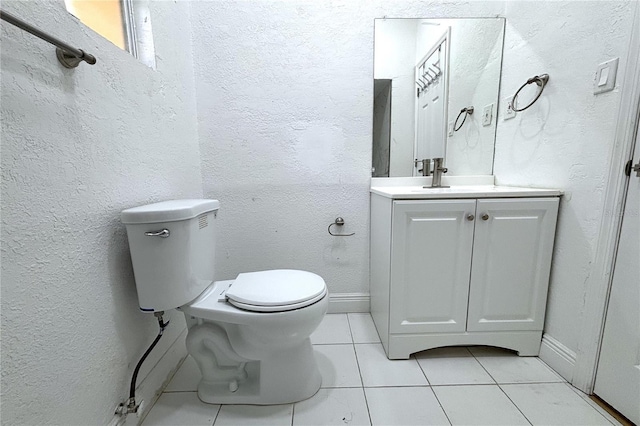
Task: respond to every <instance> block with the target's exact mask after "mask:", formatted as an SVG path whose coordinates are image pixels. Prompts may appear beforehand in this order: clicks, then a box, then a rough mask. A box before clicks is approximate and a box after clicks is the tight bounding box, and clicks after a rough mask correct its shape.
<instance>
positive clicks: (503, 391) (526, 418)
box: [497, 384, 533, 426]
mask: <svg viewBox="0 0 640 426" xmlns="http://www.w3.org/2000/svg"><path fill="white" fill-rule="evenodd" d="M497 386H498V389H500V391H501V392H502V393H503V394H504V396H506V397H507V399H508V400H509V401H510V402H511V404H513V406H514V407H516V410H518V411H519V412H520V414H522V417H524V419H525V420H526V421H527V422H529V424H530V425H532V426H533V422H532V421H531V420H529V417H527V416H526V414H524V413H523V412H522V410H521V409H520V407H518V404H516V403H515V402H513V399H511V397H510V396H509V395H507V393H506V392H505V390H504V389H502V386H500V385H499V384H498V385H497Z"/></svg>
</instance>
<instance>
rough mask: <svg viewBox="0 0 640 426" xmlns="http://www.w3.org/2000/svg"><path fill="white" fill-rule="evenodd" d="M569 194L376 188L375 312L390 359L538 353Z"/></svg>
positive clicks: (464, 188) (373, 190)
mask: <svg viewBox="0 0 640 426" xmlns="http://www.w3.org/2000/svg"><path fill="white" fill-rule="evenodd" d="M490 178H491V182H492V181H493V177H490ZM414 179H415V178H414ZM374 181H375V179H374ZM388 181H393V179H388ZM405 181H410V179H408V180H407V179H405ZM413 182H422V181H420V180H414V181H413ZM424 182H427V180H424ZM462 182H463V183H464V180H462ZM445 183H446V182H445ZM484 183H486V182H484ZM561 194H562V193H561V191H559V190H551V189H532V188H515V187H500V186H494V185H492V184H484V185H468V184H467V185H453V186H451V187H449V188H423V186H422V185H421V184H412V185H403V186H392V185H385V186H376V183H375V182H374V183H373V184H372V187H371V243H370V244H371V263H370V273H371V315H372V317H373V320H374V322H375V325H376V328H377V329H378V333H379V335H380V338H381V340H382V344H383V346H384V349H385V351H386V353H387V356H388V357H389V358H390V359H406V358H408V357H409V356H410V355H411V354H412V353H414V352H419V351H422V350H425V349H430V348H435V347H440V346H451V345H491V346H499V347H504V348H508V349H513V350H515V351H517V352H518V353H519V355H538V352H539V349H540V342H541V339H542V330H543V326H544V315H545V308H546V301H547V289H548V285H549V272H550V267H551V256H552V251H553V243H554V236H555V229H556V219H557V214H558V204H559V197H560V196H561Z"/></svg>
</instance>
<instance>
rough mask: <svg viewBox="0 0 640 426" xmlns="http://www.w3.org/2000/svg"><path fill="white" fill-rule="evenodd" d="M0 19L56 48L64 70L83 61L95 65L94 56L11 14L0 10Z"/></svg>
mask: <svg viewBox="0 0 640 426" xmlns="http://www.w3.org/2000/svg"><path fill="white" fill-rule="evenodd" d="M0 19H2V20H3V21H6V22H8V23H10V24H11V25H15V26H16V27H18V28H20V29H21V30H24V31H26V32H28V33H31V34H33V35H34V36H36V37H38V38H41V39H42V40H44V41H46V42H48V43H51V44H53V45H54V46H56V56H57V57H58V61H60V63H61V64H62V65H63V66H64V67H66V68H75V67H77V66H78V65H79V64H80V62H82V61H85V62H86V63H88V64H89V65H93V64H95V63H96V58H95V56H93V55H91V54H89V53H87V52H85V51H84V50H82V49H76V48H75V47H72V46H70V45H68V44H67V43H65V42H64V41H61V40H59V39H57V38H56V37H54V36H52V35H50V34H47V33H45V32H44V31H40V30H39V29H38V28H35V27H33V26H31V25H29V24H28V23H26V22H24V21H23V20H22V19H19V18H16V17H15V16H13V15H12V14H10V13H7V12H5V11H4V10H0Z"/></svg>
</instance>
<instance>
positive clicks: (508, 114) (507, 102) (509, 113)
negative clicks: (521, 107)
mask: <svg viewBox="0 0 640 426" xmlns="http://www.w3.org/2000/svg"><path fill="white" fill-rule="evenodd" d="M512 100H513V96H509V97H508V98H504V118H503V120H508V119H510V118H513V117H515V116H516V112H515V111H514V110H513V108H511V101H512Z"/></svg>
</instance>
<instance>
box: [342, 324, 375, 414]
mask: <svg viewBox="0 0 640 426" xmlns="http://www.w3.org/2000/svg"><path fill="white" fill-rule="evenodd" d="M347 322H348V323H349V331H351V321H349V315H348V314H347ZM351 340H352V341H353V335H351ZM353 353H354V354H355V356H356V366H357V367H358V374H359V375H360V383H362V395H364V405H365V407H367V416H368V417H369V424H370V425H373V420H372V419H371V410H370V409H369V400H368V399H367V392H366V391H365V390H364V389H365V388H364V379H363V378H362V370H361V369H360V360H359V359H358V352H357V351H356V344H355V343H353Z"/></svg>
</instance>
